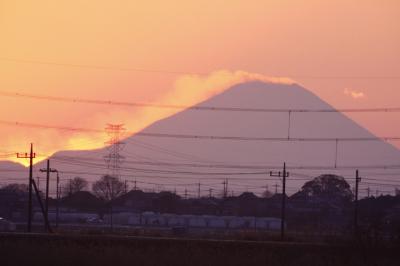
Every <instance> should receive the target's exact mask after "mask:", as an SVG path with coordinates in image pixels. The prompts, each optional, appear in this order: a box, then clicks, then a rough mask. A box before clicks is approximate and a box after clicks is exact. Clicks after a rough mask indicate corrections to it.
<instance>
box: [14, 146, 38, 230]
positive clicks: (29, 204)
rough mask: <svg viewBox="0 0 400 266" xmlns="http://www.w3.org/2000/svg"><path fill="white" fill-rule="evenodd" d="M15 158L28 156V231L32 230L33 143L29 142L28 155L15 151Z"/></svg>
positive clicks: (34, 155) (34, 156)
mask: <svg viewBox="0 0 400 266" xmlns="http://www.w3.org/2000/svg"><path fill="white" fill-rule="evenodd" d="M17 158H23V159H27V158H29V180H28V188H29V198H28V225H27V231H28V233H30V232H31V231H32V181H33V179H32V175H33V158H36V154H35V153H34V152H33V143H31V151H30V153H29V156H28V154H27V153H25V154H20V153H17Z"/></svg>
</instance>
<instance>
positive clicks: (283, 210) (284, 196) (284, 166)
mask: <svg viewBox="0 0 400 266" xmlns="http://www.w3.org/2000/svg"><path fill="white" fill-rule="evenodd" d="M270 176H275V177H282V205H281V207H282V208H281V240H284V238H285V218H286V217H285V212H286V177H289V173H288V172H286V163H283V172H282V173H281V172H272V171H271V172H270Z"/></svg>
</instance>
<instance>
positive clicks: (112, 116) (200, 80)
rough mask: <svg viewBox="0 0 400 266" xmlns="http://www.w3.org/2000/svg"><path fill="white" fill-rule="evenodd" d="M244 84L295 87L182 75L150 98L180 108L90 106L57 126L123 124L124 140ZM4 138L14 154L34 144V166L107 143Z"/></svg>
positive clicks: (225, 74) (51, 134) (81, 137)
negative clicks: (79, 116)
mask: <svg viewBox="0 0 400 266" xmlns="http://www.w3.org/2000/svg"><path fill="white" fill-rule="evenodd" d="M248 81H262V82H266V83H280V84H293V83H295V82H294V81H293V80H291V79H288V78H279V77H268V76H265V75H261V74H255V73H249V72H245V71H228V70H219V71H215V72H212V73H210V74H208V75H182V76H180V77H178V78H177V79H176V80H175V82H174V83H173V86H171V88H170V89H169V90H166V91H164V92H163V93H159V94H156V95H152V96H153V97H151V98H152V99H153V100H152V103H156V104H165V105H175V106H181V108H170V109H169V108H154V107H140V108H139V107H134V108H120V107H113V108H110V109H105V108H104V106H90V108H93V109H94V110H96V111H94V112H93V113H88V115H87V117H85V119H83V120H80V121H77V122H75V123H74V124H69V123H70V122H64V123H61V124H57V125H60V126H66V127H82V128H94V129H102V128H104V126H105V125H106V124H107V123H110V121H111V122H112V123H118V124H119V123H122V124H124V125H125V128H126V129H127V133H126V135H125V137H128V136H130V135H132V134H134V133H135V132H139V131H141V130H142V129H144V128H146V127H147V126H149V125H151V124H152V123H154V122H156V121H158V120H161V119H163V118H166V117H168V116H171V115H174V114H175V113H177V112H180V111H182V110H184V109H185V107H187V106H193V105H196V104H198V103H200V102H202V101H205V100H207V99H209V98H210V97H212V96H214V95H216V94H219V93H222V92H223V91H225V90H227V89H229V88H230V87H232V86H234V85H236V84H240V83H244V82H248ZM71 107H74V106H71ZM54 112H57V110H54ZM71 115H72V113H71ZM67 118H68V117H67ZM65 121H68V119H65ZM11 129H13V128H10V130H11ZM7 135H8V136H9V137H10V138H11V139H9V140H8V141H4V140H3V141H0V145H2V144H4V146H13V147H15V148H16V149H17V150H18V151H19V150H21V151H24V150H25V149H26V146H27V143H29V142H34V143H35V147H36V149H38V150H39V151H40V154H38V157H37V161H36V162H38V161H39V160H43V159H46V158H47V157H48V156H51V155H52V154H54V153H55V152H57V151H60V150H91V149H97V148H102V147H104V142H105V141H107V140H108V139H109V136H108V135H107V134H106V133H94V132H69V131H64V132H63V131H58V130H54V129H35V130H34V131H32V133H31V134H30V135H29V139H27V137H26V134H25V132H24V131H22V130H21V131H20V134H11V133H10V134H7ZM10 160H12V161H16V162H20V163H23V164H24V165H27V163H28V162H25V161H21V160H19V159H15V158H10Z"/></svg>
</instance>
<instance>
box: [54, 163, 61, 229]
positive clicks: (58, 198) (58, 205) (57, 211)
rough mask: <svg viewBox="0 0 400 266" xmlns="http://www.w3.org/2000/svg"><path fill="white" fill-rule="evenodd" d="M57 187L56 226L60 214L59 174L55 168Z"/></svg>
mask: <svg viewBox="0 0 400 266" xmlns="http://www.w3.org/2000/svg"><path fill="white" fill-rule="evenodd" d="M55 171H56V172H57V188H56V198H57V201H56V227H57V228H58V219H59V215H60V175H59V173H58V171H57V170H55Z"/></svg>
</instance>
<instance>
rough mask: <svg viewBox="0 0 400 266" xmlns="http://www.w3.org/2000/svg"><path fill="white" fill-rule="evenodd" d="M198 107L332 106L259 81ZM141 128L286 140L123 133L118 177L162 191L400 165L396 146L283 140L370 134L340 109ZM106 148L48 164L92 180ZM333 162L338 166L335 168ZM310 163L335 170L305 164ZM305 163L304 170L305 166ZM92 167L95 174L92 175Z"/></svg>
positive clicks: (193, 116) (222, 114) (171, 121)
mask: <svg viewBox="0 0 400 266" xmlns="http://www.w3.org/2000/svg"><path fill="white" fill-rule="evenodd" d="M198 106H216V107H237V108H242V109H245V108H253V109H254V108H264V109H313V110H318V109H327V110H334V108H333V107H332V106H330V105H329V104H327V103H326V102H324V101H323V100H321V99H320V98H319V97H317V96H316V95H314V94H313V93H311V92H310V91H308V90H307V89H305V88H303V87H301V86H299V85H297V84H292V85H284V84H273V83H264V82H259V81H252V82H246V83H242V84H238V85H235V86H233V87H231V88H230V89H228V90H226V91H224V92H223V93H221V94H219V95H216V96H214V97H212V98H210V99H208V100H206V101H204V102H202V103H200V104H198ZM142 133H163V134H182V135H193V136H201V135H207V136H241V137H246V138H250V139H251V138H255V137H263V138H282V139H283V140H281V141H271V140H269V141H267V140H258V141H256V140H221V139H218V140H217V139H196V138H173V137H149V136H143V135H133V136H130V137H128V138H126V139H125V140H124V148H123V150H122V151H121V155H122V156H124V160H123V163H122V164H121V170H120V174H121V175H122V178H123V179H128V180H131V181H132V180H134V179H137V181H138V182H141V183H139V184H141V186H142V187H147V188H150V187H154V186H156V187H157V189H160V190H163V189H165V190H173V189H175V188H178V190H179V189H180V190H181V191H182V189H183V188H182V187H183V186H182V184H186V183H193V184H194V183H198V182H201V183H202V184H204V187H203V189H204V190H205V189H210V188H212V189H216V190H218V189H222V184H221V185H219V184H220V183H221V182H222V180H223V179H224V178H228V179H229V182H230V184H231V185H230V189H232V190H235V191H239V190H247V189H248V190H251V189H252V188H254V189H255V190H256V191H258V192H259V193H261V191H262V190H263V189H264V190H265V186H266V185H269V186H270V189H271V190H272V187H273V186H274V184H275V183H279V182H280V181H279V179H276V180H273V178H271V177H269V171H277V170H279V168H280V167H281V166H283V163H284V162H286V164H287V165H288V167H289V172H291V173H290V177H289V179H288V184H289V185H288V189H289V193H291V192H295V191H296V190H297V189H298V188H299V187H300V186H301V185H302V184H303V183H304V182H305V180H306V179H307V178H311V177H315V176H318V175H321V174H328V173H329V174H339V175H343V176H345V178H347V179H348V180H350V182H351V179H352V178H354V171H355V168H354V167H353V166H360V167H361V166H362V167H372V166H378V165H400V152H399V150H398V149H396V148H395V147H394V146H392V145H391V144H389V143H387V142H384V141H381V140H377V141H359V140H353V141H338V142H337V143H336V141H317V140H315V141H286V140H284V139H285V138H288V137H290V138H299V139H301V138H305V139H310V138H332V139H336V138H339V139H340V138H374V137H375V136H374V135H373V134H372V133H370V132H369V131H368V130H366V129H365V128H363V127H361V126H360V125H358V124H357V123H355V122H354V121H353V120H351V119H349V118H348V117H347V116H345V115H344V114H342V113H339V112H291V113H290V128H289V113H288V112H253V111H221V110H218V111H217V110H209V111H204V110H202V111H199V110H193V109H187V110H183V111H181V112H179V113H177V114H174V115H172V116H170V117H168V118H165V119H162V120H159V121H157V122H155V123H153V124H152V125H150V126H148V127H147V128H145V129H144V130H143V131H142ZM107 153H108V150H107V149H106V148H104V149H98V150H93V151H62V152H58V153H56V154H55V155H54V156H53V158H50V159H51V164H52V167H54V168H57V169H59V170H60V171H61V172H62V171H64V172H65V173H62V176H63V178H70V177H74V176H82V177H85V178H87V179H89V180H95V179H98V177H99V176H98V175H99V174H102V173H104V174H105V173H107V169H106V163H105V161H104V159H103V157H104V156H105V155H106V154H107ZM335 165H336V166H337V169H335V168H334V167H335ZM225 166H226V167H225ZM311 166H315V167H317V168H318V167H324V168H332V169H309V168H310V167H311ZM0 167H1V168H12V169H14V168H16V167H15V165H13V166H10V165H7V166H6V165H5V163H4V162H1V163H0ZM40 167H44V163H39V164H38V165H35V169H39V168H40ZM278 167H279V168H278ZM304 167H305V168H307V169H303V168H304ZM20 168H21V167H20ZM293 168H294V169H293ZM343 168H348V169H343ZM368 171H369V172H370V171H371V170H368ZM89 172H91V173H95V174H90V175H89V174H88V173H89ZM361 173H362V171H361ZM7 174H9V173H7ZM14 174H15V175H18V177H21V178H22V177H25V176H26V174H27V172H26V173H24V175H22V174H21V173H20V172H12V175H13V176H15V175H14ZM10 175H11V172H10ZM42 176H43V174H42ZM385 178H386V179H387V178H390V177H385ZM262 179H265V180H262ZM146 183H149V184H146ZM211 183H212V184H214V185H208V187H207V184H211ZM155 184H160V185H155ZM234 184H235V185H234ZM131 185H132V184H131ZM235 186H236V187H235ZM189 188H190V189H191V191H192V193H195V191H196V187H194V186H192V187H190V186H189ZM189 188H188V189H189ZM204 193H205V192H204Z"/></svg>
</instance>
